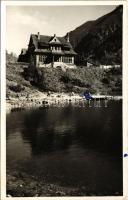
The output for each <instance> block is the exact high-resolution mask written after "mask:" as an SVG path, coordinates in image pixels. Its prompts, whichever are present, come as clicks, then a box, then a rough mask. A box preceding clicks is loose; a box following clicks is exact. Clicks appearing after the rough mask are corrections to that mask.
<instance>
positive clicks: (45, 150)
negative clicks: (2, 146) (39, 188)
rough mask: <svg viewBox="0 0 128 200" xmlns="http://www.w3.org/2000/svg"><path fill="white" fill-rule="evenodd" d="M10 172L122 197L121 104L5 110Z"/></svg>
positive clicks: (90, 191)
mask: <svg viewBox="0 0 128 200" xmlns="http://www.w3.org/2000/svg"><path fill="white" fill-rule="evenodd" d="M7 170H9V171H10V173H11V172H14V171H20V172H25V173H27V174H29V175H32V176H33V177H38V179H39V180H41V179H43V178H45V181H46V182H47V183H52V184H57V185H59V186H63V187H67V188H68V187H69V188H78V187H79V188H83V190H84V188H86V190H87V193H85V194H84V193H83V195H92V194H93V195H122V188H123V187H122V102H120V101H109V102H108V106H107V107H105V106H101V107H100V108H99V107H93V106H92V107H88V106H85V107H74V106H72V105H69V106H66V107H62V108H61V107H59V108H56V107H52V108H41V109H39V108H37V109H31V110H23V111H15V112H11V113H9V114H7Z"/></svg>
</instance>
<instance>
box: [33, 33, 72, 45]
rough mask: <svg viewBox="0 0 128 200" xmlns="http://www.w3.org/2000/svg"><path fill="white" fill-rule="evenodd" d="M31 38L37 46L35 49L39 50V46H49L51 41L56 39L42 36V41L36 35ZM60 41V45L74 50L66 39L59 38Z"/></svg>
mask: <svg viewBox="0 0 128 200" xmlns="http://www.w3.org/2000/svg"><path fill="white" fill-rule="evenodd" d="M31 38H32V40H33V44H34V46H35V48H38V44H39V46H40V47H41V46H49V44H50V41H51V40H52V39H53V38H54V37H53V36H47V35H40V39H38V35H36V34H32V35H31ZM57 38H58V40H59V41H60V44H61V45H62V46H64V47H69V48H72V46H71V44H70V42H67V41H66V39H65V37H57Z"/></svg>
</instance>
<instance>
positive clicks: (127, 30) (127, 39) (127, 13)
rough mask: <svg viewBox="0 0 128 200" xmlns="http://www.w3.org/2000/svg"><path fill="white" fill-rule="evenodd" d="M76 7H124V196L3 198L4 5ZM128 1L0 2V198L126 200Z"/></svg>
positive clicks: (4, 143)
mask: <svg viewBox="0 0 128 200" xmlns="http://www.w3.org/2000/svg"><path fill="white" fill-rule="evenodd" d="M9 5H10V6H11V5H12V6H13V5H19V6H23V5H26V6H35V5H36V6H38V5H39V6H41V5H42V6H57V5H59V6H66V5H67V6H70V5H71V6H79V5H83V6H86V5H92V6H93V5H117V6H118V5H123V47H122V50H123V56H122V66H123V79H122V80H123V104H122V105H123V119H122V120H123V134H122V135H123V155H122V160H123V196H111V197H109V196H103V197H99V196H96V197H84V196H81V197H6V65H5V64H6V63H5V50H6V6H9ZM127 19H128V2H127V1H76V0H75V1H63V0H62V1H11V0H10V1H1V90H0V91H1V199H2V200H6V199H8V198H9V199H14V198H15V199H17V200H18V199H19V200H22V199H42V200H49V199H52V200H56V199H58V200H59V199H61V200H62V199H65V200H67V199H70V200H72V199H77V200H91V199H93V200H99V199H100V200H102V199H107V200H109V199H110V200H115V199H116V200H118V199H119V200H122V199H123V200H125V199H126V200H128V157H124V154H125V153H128V119H127V116H128V22H127Z"/></svg>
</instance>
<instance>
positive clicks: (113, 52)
mask: <svg viewBox="0 0 128 200" xmlns="http://www.w3.org/2000/svg"><path fill="white" fill-rule="evenodd" d="M122 12H123V8H122V6H118V7H117V8H116V9H115V10H114V11H112V12H111V13H108V14H106V15H104V16H102V17H100V18H99V19H97V20H95V21H88V22H86V23H84V24H82V25H81V26H79V27H77V28H76V29H75V30H73V31H71V32H69V37H70V42H71V44H72V46H73V47H74V49H75V51H76V52H77V53H78V58H80V59H83V60H89V61H93V62H95V63H96V64H121V63H122ZM80 59H79V61H80Z"/></svg>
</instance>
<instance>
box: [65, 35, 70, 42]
mask: <svg viewBox="0 0 128 200" xmlns="http://www.w3.org/2000/svg"><path fill="white" fill-rule="evenodd" d="M65 39H66V41H67V42H70V41H69V33H67V34H66V36H65Z"/></svg>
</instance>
